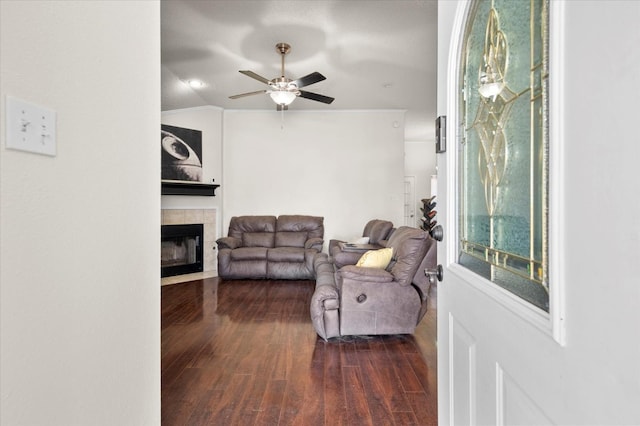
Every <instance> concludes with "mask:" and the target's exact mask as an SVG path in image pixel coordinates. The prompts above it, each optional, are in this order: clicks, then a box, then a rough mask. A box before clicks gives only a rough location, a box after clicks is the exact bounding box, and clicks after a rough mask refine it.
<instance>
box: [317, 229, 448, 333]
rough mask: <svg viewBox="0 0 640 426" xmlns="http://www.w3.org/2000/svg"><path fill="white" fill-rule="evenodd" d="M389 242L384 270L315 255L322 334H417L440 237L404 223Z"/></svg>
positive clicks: (318, 315)
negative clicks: (342, 263) (389, 255)
mask: <svg viewBox="0 0 640 426" xmlns="http://www.w3.org/2000/svg"><path fill="white" fill-rule="evenodd" d="M386 247H391V248H393V257H392V260H391V262H390V263H389V265H388V266H387V267H386V268H385V269H381V268H380V269H379V268H367V267H361V266H355V265H345V266H343V267H337V265H335V264H333V263H331V262H330V261H329V259H328V256H327V255H326V254H324V253H321V254H318V255H316V258H315V261H314V264H315V265H314V266H315V272H316V290H315V292H314V294H313V296H312V299H311V306H310V312H311V320H312V322H313V325H314V327H315V329H316V332H317V333H318V335H319V336H320V337H322V338H323V339H325V340H327V339H329V338H332V337H338V336H348V335H377V334H412V333H413V332H414V331H415V328H416V326H417V325H418V323H419V322H420V320H422V318H423V317H424V314H425V313H426V311H427V305H428V295H429V289H430V286H431V283H430V281H429V279H428V277H427V276H426V275H425V273H424V270H425V269H427V268H429V269H431V268H434V267H435V265H436V241H435V240H433V239H432V238H431V236H430V235H429V234H428V233H427V232H426V231H423V230H421V229H417V228H412V227H408V226H402V227H399V228H398V229H397V230H395V231H394V232H393V234H392V235H391V237H389V240H388V242H387V243H386Z"/></svg>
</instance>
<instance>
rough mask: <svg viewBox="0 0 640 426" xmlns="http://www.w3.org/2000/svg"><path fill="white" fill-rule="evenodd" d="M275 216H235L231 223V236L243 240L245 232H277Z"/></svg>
mask: <svg viewBox="0 0 640 426" xmlns="http://www.w3.org/2000/svg"><path fill="white" fill-rule="evenodd" d="M275 230H276V217H275V216H233V217H232V218H231V220H230V221H229V234H228V235H229V236H230V237H235V238H239V239H242V234H243V233H245V232H275Z"/></svg>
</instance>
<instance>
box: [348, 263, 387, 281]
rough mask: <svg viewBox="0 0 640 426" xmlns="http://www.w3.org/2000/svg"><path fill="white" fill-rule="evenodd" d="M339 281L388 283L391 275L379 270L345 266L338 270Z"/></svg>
mask: <svg viewBox="0 0 640 426" xmlns="http://www.w3.org/2000/svg"><path fill="white" fill-rule="evenodd" d="M338 275H339V277H340V279H341V280H353V281H361V282H376V283H390V282H392V281H393V275H391V273H389V272H387V271H385V270H384V269H379V268H365V267H362V266H355V265H346V266H343V267H342V268H340V269H338Z"/></svg>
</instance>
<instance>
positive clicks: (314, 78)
mask: <svg viewBox="0 0 640 426" xmlns="http://www.w3.org/2000/svg"><path fill="white" fill-rule="evenodd" d="M326 79H327V77H325V76H324V75H322V74H320V73H319V72H317V71H316V72H312V73H311V74H309V75H305V76H304V77H300V78H299V79H297V80H295V81H293V83H295V84H296V85H297V86H298V87H299V88H300V87H304V86H309V85H311V84H314V83H317V82H319V81H322V80H326Z"/></svg>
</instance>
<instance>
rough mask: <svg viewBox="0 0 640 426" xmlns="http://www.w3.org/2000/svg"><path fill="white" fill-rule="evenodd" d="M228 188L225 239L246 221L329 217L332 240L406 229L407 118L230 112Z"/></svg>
mask: <svg viewBox="0 0 640 426" xmlns="http://www.w3.org/2000/svg"><path fill="white" fill-rule="evenodd" d="M282 120H284V121H282ZM223 182H224V191H223V205H224V208H223V218H222V221H223V234H224V235H226V230H227V229H228V223H229V219H230V218H231V217H232V216H237V215H246V214H273V215H280V214H310V215H316V216H324V218H325V241H328V240H329V239H331V238H341V239H345V238H346V239H348V238H352V237H355V236H357V235H360V234H361V233H362V229H363V227H364V225H365V223H366V222H367V221H369V220H370V219H374V218H379V219H388V220H391V221H393V223H394V224H402V223H403V220H404V219H403V202H404V201H403V188H404V185H403V182H404V113H403V111H335V112H319V111H295V110H293V109H292V110H289V111H286V112H285V113H284V115H282V114H280V113H278V112H276V111H236V110H226V111H225V112H224V132H223ZM325 248H326V247H325Z"/></svg>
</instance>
